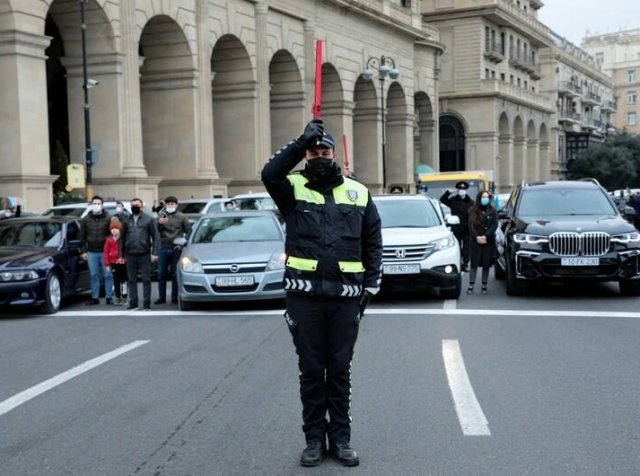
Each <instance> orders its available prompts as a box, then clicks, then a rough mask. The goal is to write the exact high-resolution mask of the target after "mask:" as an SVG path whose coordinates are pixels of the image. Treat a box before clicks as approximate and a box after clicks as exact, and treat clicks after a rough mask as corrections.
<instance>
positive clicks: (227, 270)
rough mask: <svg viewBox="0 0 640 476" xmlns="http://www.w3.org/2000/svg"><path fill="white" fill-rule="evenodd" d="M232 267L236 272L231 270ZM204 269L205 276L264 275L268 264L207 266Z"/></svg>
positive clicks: (203, 266)
mask: <svg viewBox="0 0 640 476" xmlns="http://www.w3.org/2000/svg"><path fill="white" fill-rule="evenodd" d="M232 267H233V269H234V270H235V271H233V270H232V269H231V268H232ZM202 268H203V269H204V272H205V274H231V273H262V272H264V271H265V270H266V269H267V263H244V264H234V263H226V264H205V265H202Z"/></svg>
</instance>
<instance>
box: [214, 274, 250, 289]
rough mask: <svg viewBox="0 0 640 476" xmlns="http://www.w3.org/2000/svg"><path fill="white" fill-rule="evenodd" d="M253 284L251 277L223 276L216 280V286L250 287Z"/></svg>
mask: <svg viewBox="0 0 640 476" xmlns="http://www.w3.org/2000/svg"><path fill="white" fill-rule="evenodd" d="M252 284H253V276H224V277H220V278H216V286H219V287H221V288H222V287H231V286H251V285H252Z"/></svg>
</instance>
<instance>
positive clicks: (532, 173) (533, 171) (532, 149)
mask: <svg viewBox="0 0 640 476" xmlns="http://www.w3.org/2000/svg"><path fill="white" fill-rule="evenodd" d="M526 178H527V180H529V181H530V182H537V181H538V180H540V141H539V140H538V139H529V140H528V141H527V176H526Z"/></svg>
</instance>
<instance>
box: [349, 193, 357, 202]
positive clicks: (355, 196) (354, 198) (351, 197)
mask: <svg viewBox="0 0 640 476" xmlns="http://www.w3.org/2000/svg"><path fill="white" fill-rule="evenodd" d="M347 196H348V197H349V200H351V201H352V202H355V201H357V200H358V191H357V190H347Z"/></svg>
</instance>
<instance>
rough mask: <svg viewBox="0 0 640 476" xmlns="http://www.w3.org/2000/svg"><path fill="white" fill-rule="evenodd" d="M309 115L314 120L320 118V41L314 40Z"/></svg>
mask: <svg viewBox="0 0 640 476" xmlns="http://www.w3.org/2000/svg"><path fill="white" fill-rule="evenodd" d="M311 114H312V115H313V118H314V119H320V118H321V117H322V40H316V78H315V92H314V95H313V105H312V106H311Z"/></svg>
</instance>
